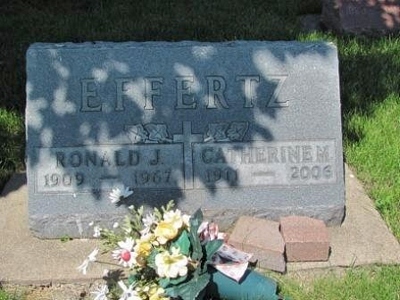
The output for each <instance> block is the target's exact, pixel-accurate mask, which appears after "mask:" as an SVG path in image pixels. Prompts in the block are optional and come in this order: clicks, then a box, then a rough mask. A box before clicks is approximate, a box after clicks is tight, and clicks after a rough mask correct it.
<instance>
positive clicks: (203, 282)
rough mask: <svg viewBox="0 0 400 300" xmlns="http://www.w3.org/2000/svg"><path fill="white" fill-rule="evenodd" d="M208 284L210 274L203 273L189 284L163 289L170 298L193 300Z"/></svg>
mask: <svg viewBox="0 0 400 300" xmlns="http://www.w3.org/2000/svg"><path fill="white" fill-rule="evenodd" d="M209 282H210V274H208V273H204V274H203V275H201V276H198V277H194V278H193V279H192V280H190V281H189V282H186V283H183V284H180V285H177V286H172V287H169V288H166V289H165V292H166V293H167V295H168V296H170V297H181V298H182V299H183V300H193V299H196V297H197V296H198V295H199V294H200V293H201V292H202V291H203V290H204V289H205V288H206V286H207V285H208V283H209Z"/></svg>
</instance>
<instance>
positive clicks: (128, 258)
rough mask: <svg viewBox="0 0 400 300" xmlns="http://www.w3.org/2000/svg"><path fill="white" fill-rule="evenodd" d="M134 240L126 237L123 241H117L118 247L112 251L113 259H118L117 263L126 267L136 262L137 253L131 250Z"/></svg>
mask: <svg viewBox="0 0 400 300" xmlns="http://www.w3.org/2000/svg"><path fill="white" fill-rule="evenodd" d="M134 244H135V241H134V240H133V239H132V238H130V237H128V238H126V239H125V241H124V242H122V241H121V242H118V246H119V249H116V250H114V251H113V252H112V256H113V258H114V259H118V260H119V262H118V263H119V264H121V265H122V266H124V267H125V268H126V267H130V268H131V267H132V265H133V264H135V263H136V256H137V254H136V253H135V252H133V251H132V249H133V246H134Z"/></svg>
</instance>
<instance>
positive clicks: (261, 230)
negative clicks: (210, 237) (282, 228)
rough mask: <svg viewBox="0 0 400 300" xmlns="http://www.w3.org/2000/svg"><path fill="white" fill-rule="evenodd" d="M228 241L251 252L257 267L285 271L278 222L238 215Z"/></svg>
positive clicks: (283, 247) (283, 246)
mask: <svg viewBox="0 0 400 300" xmlns="http://www.w3.org/2000/svg"><path fill="white" fill-rule="evenodd" d="M228 243H229V244H231V245H232V246H234V247H236V248H237V249H240V250H242V251H245V252H248V253H252V254H253V257H252V261H256V262H257V267H259V268H263V269H269V270H273V271H277V272H285V269H286V263H285V258H284V251H285V244H284V241H283V238H282V235H281V234H280V232H279V223H278V222H274V221H269V220H264V219H259V218H254V217H249V216H243V217H240V218H239V220H238V221H237V223H236V224H235V228H234V230H233V232H232V233H231V234H230V236H229V240H228Z"/></svg>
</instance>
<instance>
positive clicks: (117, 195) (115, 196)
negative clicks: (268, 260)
mask: <svg viewBox="0 0 400 300" xmlns="http://www.w3.org/2000/svg"><path fill="white" fill-rule="evenodd" d="M132 194H133V191H131V190H130V189H129V187H122V190H120V189H119V188H113V189H112V192H111V193H110V195H109V198H110V200H111V203H117V202H118V201H120V200H121V199H124V198H128V197H129V196H130V195H132Z"/></svg>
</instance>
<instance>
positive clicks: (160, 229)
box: [154, 221, 179, 245]
mask: <svg viewBox="0 0 400 300" xmlns="http://www.w3.org/2000/svg"><path fill="white" fill-rule="evenodd" d="M174 225H176V224H174V223H173V222H167V221H161V222H160V223H158V225H157V227H156V229H155V230H154V235H155V236H156V238H157V241H158V242H159V243H160V244H161V245H164V244H166V243H167V242H168V241H170V240H172V239H174V238H175V237H176V236H177V235H178V232H179V231H178V229H177V228H176V226H174Z"/></svg>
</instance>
